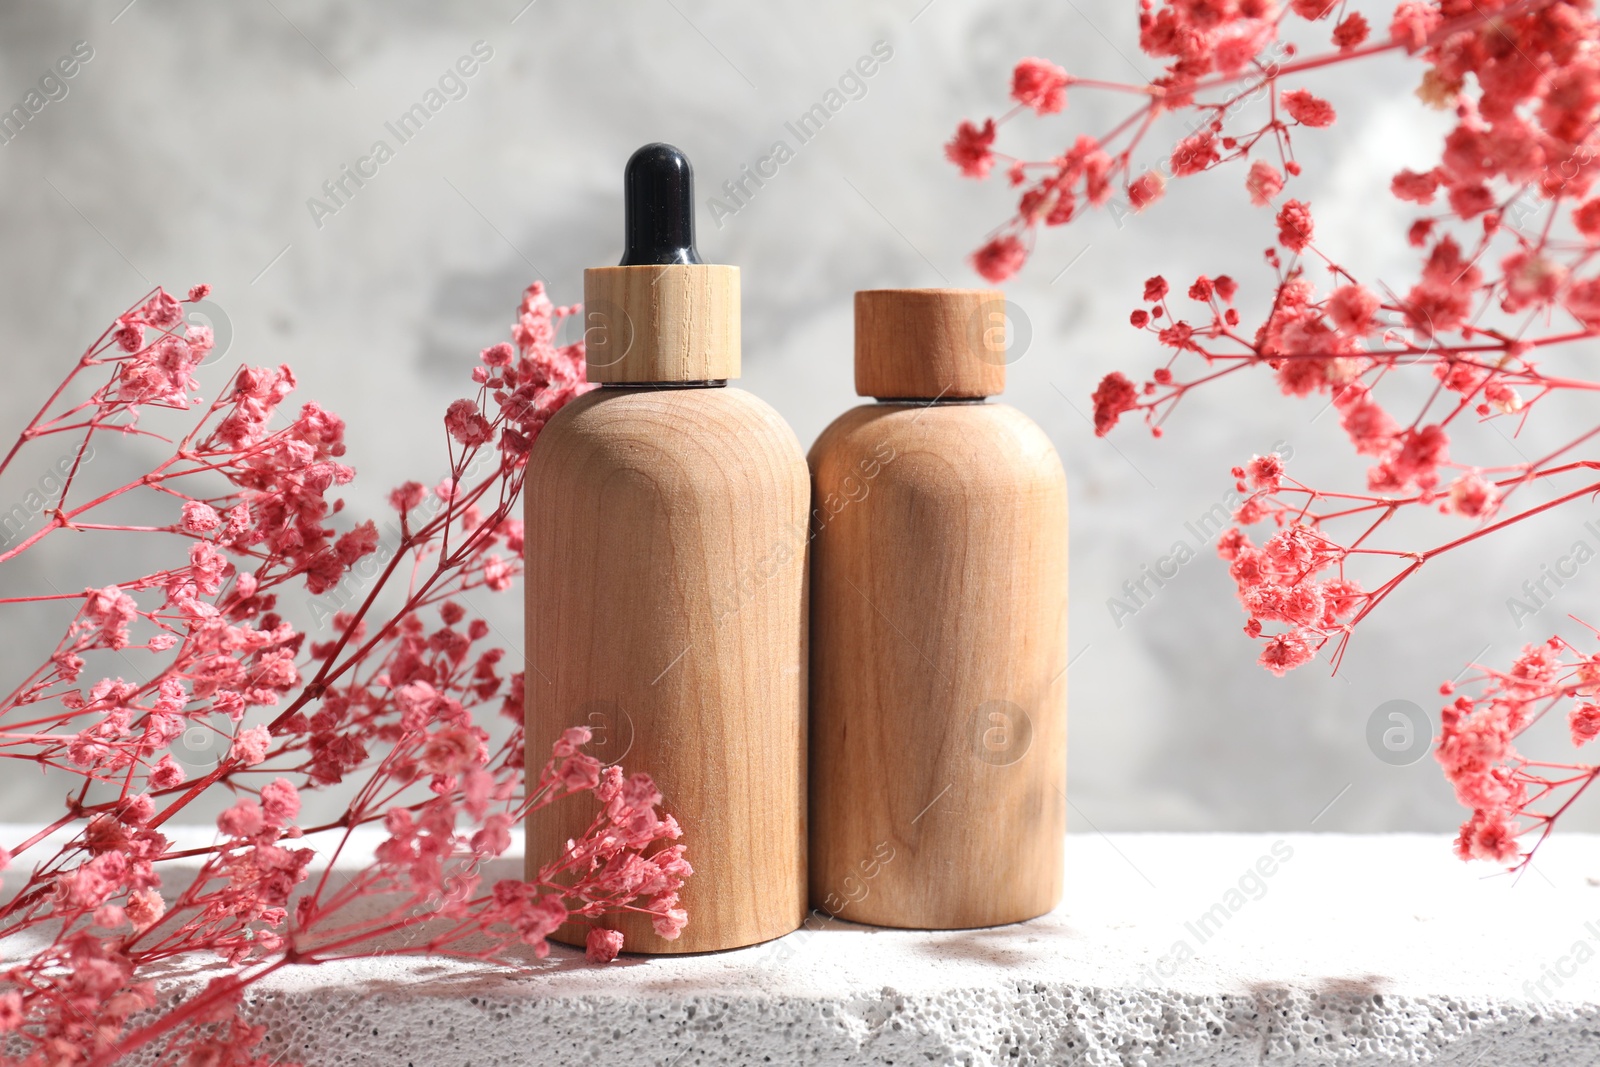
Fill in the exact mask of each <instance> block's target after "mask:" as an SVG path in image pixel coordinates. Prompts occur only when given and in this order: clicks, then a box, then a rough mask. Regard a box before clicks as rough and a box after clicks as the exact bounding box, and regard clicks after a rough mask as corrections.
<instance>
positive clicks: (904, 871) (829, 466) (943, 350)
mask: <svg viewBox="0 0 1600 1067" xmlns="http://www.w3.org/2000/svg"><path fill="white" fill-rule="evenodd" d="M1004 314H1005V302H1004V297H1003V295H1002V294H1001V293H999V292H996V291H991V290H964V289H885V290H872V291H865V292H858V293H857V294H856V342H855V347H856V353H855V360H856V364H855V368H856V369H855V373H856V392H857V393H858V394H860V395H862V396H870V397H876V398H877V399H878V402H877V403H874V404H867V405H863V406H861V407H857V408H855V409H853V410H851V411H848V412H846V413H845V414H844V415H842V416H840V417H839V418H838V419H837V420H836V421H835V422H834V423H833V425H831V426H829V427H828V428H827V429H826V430H825V431H823V433H822V436H821V437H819V438H818V439H817V443H816V444H815V445H814V446H813V447H812V449H811V455H810V462H811V472H812V480H813V503H812V537H813V540H812V545H811V551H812V570H811V596H812V613H811V878H810V881H811V902H812V904H813V906H815V907H817V908H820V909H822V910H824V911H826V912H829V913H831V914H834V915H837V916H839V917H841V918H844V919H849V920H851V921H854V922H863V923H874V924H877V925H880V926H900V927H914V928H926V929H956V928H962V927H974V926H992V925H996V924H999V923H1009V922H1017V921H1020V920H1023V919H1029V918H1033V917H1034V916H1037V915H1042V914H1044V913H1045V912H1047V911H1049V910H1050V909H1051V908H1053V907H1054V906H1055V905H1056V903H1057V901H1058V900H1059V899H1060V896H1061V865H1062V844H1063V842H1062V836H1063V834H1064V832H1065V829H1066V792H1065V789H1066V663H1067V661H1066V653H1067V640H1066V638H1067V630H1066V627H1067V492H1066V479H1065V476H1064V474H1063V472H1062V469H1061V461H1060V459H1059V458H1058V457H1057V456H1056V452H1055V449H1054V448H1053V447H1051V444H1050V440H1049V438H1047V437H1046V436H1045V435H1044V433H1043V431H1041V430H1040V429H1039V428H1038V427H1037V426H1036V425H1034V424H1033V422H1031V421H1030V420H1029V419H1028V418H1027V417H1026V416H1025V415H1023V414H1022V413H1021V412H1019V411H1017V410H1016V409H1014V408H1011V407H1007V406H1005V405H1003V404H998V403H986V402H985V398H986V397H990V396H994V395H996V394H998V393H999V392H1001V390H1002V389H1003V388H1004V386H1005V352H1004V329H1005V319H1004Z"/></svg>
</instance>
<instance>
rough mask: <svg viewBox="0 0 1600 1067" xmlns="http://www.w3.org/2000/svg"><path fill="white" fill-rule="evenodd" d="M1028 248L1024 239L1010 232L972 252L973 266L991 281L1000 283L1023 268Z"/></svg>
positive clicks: (996, 283)
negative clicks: (1023, 241) (1024, 243)
mask: <svg viewBox="0 0 1600 1067" xmlns="http://www.w3.org/2000/svg"><path fill="white" fill-rule="evenodd" d="M1027 259H1028V250H1027V248H1026V247H1024V246H1023V243H1022V239H1021V238H1020V237H1018V236H1017V235H1016V234H1012V233H1008V234H1005V235H1004V236H1001V237H996V238H995V239H994V240H992V241H990V242H989V243H988V244H986V245H984V246H983V247H982V248H980V249H978V250H977V251H976V252H974V253H973V254H972V267H973V269H974V270H976V271H977V272H978V273H979V274H981V275H983V277H984V278H985V279H986V280H988V281H989V282H991V283H993V284H995V285H998V284H1000V283H1001V282H1003V281H1005V280H1006V279H1007V278H1009V277H1011V276H1012V275H1013V274H1015V273H1017V271H1019V270H1021V269H1022V264H1023V263H1025V262H1027Z"/></svg>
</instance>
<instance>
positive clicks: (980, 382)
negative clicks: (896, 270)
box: [856, 289, 1006, 400]
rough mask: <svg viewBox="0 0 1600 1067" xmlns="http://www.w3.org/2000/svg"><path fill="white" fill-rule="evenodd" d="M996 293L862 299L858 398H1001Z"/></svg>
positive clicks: (875, 294)
mask: <svg viewBox="0 0 1600 1067" xmlns="http://www.w3.org/2000/svg"><path fill="white" fill-rule="evenodd" d="M1005 303H1006V298H1005V294H1004V293H1002V292H1001V291H1000V290H998V289H862V290H859V291H858V292H857V293H856V393H857V394H858V395H860V396H870V397H877V398H878V399H881V400H891V399H894V400H900V399H904V400H932V399H935V398H938V399H942V400H949V399H957V398H963V397H965V398H973V397H984V396H996V395H998V394H1000V393H1002V392H1004V391H1005V387H1006V308H1005Z"/></svg>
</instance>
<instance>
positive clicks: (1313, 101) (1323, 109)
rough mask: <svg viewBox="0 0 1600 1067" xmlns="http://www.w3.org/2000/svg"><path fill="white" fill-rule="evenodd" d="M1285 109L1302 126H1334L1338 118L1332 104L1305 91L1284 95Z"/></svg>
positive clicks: (1290, 91)
mask: <svg viewBox="0 0 1600 1067" xmlns="http://www.w3.org/2000/svg"><path fill="white" fill-rule="evenodd" d="M1319 2H1320V0H1319ZM1283 107H1284V110H1285V111H1287V112H1289V117H1290V118H1292V119H1294V120H1295V121H1296V122H1298V123H1300V124H1301V125H1302V126H1314V127H1319V128H1320V127H1323V126H1332V125H1333V122H1334V119H1335V118H1336V117H1337V116H1336V115H1335V114H1334V111H1333V105H1332V104H1330V103H1328V102H1327V101H1326V100H1324V99H1322V98H1321V97H1319V96H1313V95H1312V94H1311V93H1310V92H1308V91H1307V90H1305V89H1290V90H1289V91H1288V92H1286V93H1284V94H1283Z"/></svg>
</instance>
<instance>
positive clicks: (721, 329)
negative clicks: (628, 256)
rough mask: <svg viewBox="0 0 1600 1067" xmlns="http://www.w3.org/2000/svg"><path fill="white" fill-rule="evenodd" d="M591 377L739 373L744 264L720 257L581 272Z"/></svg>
mask: <svg viewBox="0 0 1600 1067" xmlns="http://www.w3.org/2000/svg"><path fill="white" fill-rule="evenodd" d="M583 324H584V334H583V337H584V348H585V363H586V364H587V366H588V380H589V381H591V382H615V383H621V384H629V383H632V384H638V383H642V382H709V381H725V380H727V379H730V378H737V377H739V268H738V267H730V266H727V265H725V264H721V263H694V264H688V263H669V264H650V265H648V266H630V267H591V268H590V269H588V270H586V271H584V272H583Z"/></svg>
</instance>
